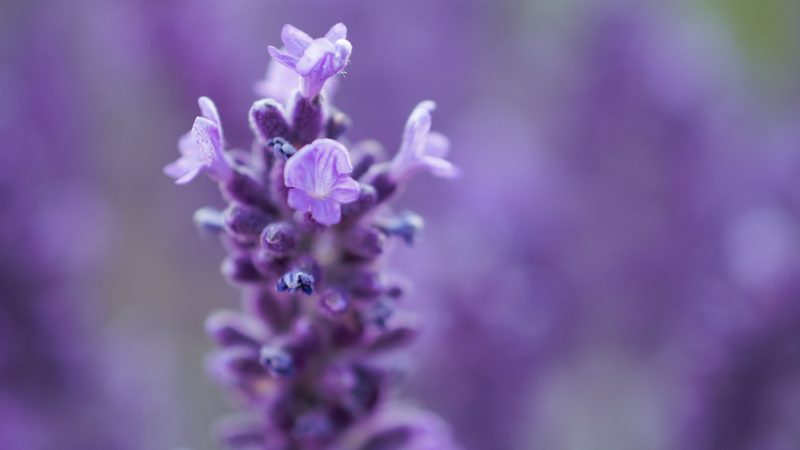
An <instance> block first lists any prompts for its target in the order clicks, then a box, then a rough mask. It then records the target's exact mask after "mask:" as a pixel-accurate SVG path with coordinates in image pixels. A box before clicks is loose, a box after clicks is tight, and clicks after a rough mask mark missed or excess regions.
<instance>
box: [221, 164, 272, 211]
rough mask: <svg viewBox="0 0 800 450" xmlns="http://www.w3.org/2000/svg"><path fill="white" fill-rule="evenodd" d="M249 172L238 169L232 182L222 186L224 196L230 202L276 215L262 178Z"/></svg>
mask: <svg viewBox="0 0 800 450" xmlns="http://www.w3.org/2000/svg"><path fill="white" fill-rule="evenodd" d="M248 172H249V171H247V170H245V169H243V168H241V167H237V168H236V170H234V172H233V177H232V178H231V180H230V181H229V182H227V183H224V184H221V185H220V186H221V189H222V193H223V195H224V196H225V197H226V198H227V199H229V200H232V201H237V202H240V203H244V204H245V205H248V206H252V207H255V208H259V209H261V210H263V211H265V212H268V213H270V214H275V213H276V212H277V209H276V208H275V205H273V204H272V201H271V200H270V195H269V189H268V188H267V186H266V185H265V184H264V183H263V182H261V181H259V178H261V176H260V175H258V174H255V173H248Z"/></svg>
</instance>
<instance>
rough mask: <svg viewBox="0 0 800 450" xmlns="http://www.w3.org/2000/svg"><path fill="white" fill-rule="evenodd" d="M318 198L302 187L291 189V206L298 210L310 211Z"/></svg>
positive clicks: (289, 199) (289, 201)
mask: <svg viewBox="0 0 800 450" xmlns="http://www.w3.org/2000/svg"><path fill="white" fill-rule="evenodd" d="M314 201H316V199H315V198H314V197H312V196H310V195H308V193H307V192H306V191H304V190H302V189H289V198H288V203H289V206H291V207H292V208H294V209H296V210H298V211H309V210H310V209H311V204H312V203H314Z"/></svg>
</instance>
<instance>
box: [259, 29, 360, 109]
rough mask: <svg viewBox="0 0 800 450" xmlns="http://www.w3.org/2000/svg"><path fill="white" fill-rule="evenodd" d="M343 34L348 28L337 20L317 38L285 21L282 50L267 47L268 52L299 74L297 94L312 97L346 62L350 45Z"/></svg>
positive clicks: (351, 47)
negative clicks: (298, 92)
mask: <svg viewBox="0 0 800 450" xmlns="http://www.w3.org/2000/svg"><path fill="white" fill-rule="evenodd" d="M346 37H347V27H345V26H344V24H343V23H337V24H336V25H334V26H333V27H331V29H330V30H329V31H328V33H327V34H326V35H325V37H322V38H318V39H311V36H309V35H307V34H305V33H303V32H302V31H300V30H298V29H297V28H295V27H293V26H291V25H289V24H286V25H284V26H283V30H282V31H281V40H282V41H283V44H284V45H285V46H286V49H285V51H281V50H278V49H277V48H275V47H273V46H269V54H270V55H272V57H273V58H275V60H276V61H278V62H279V63H281V64H283V65H284V66H286V67H288V68H290V69H292V70H294V71H295V72H296V73H297V74H298V75H300V77H301V80H300V93H301V94H302V95H303V96H304V97H306V98H311V97H314V96H315V95H317V94H319V93H320V91H321V90H322V86H323V85H324V84H325V81H326V80H327V79H328V78H330V77H332V76H334V75H336V74H337V73H339V72H340V71H341V70H342V69H344V66H346V65H347V60H348V58H350V52H352V50H353V46H352V45H350V42H348V41H347V39H346Z"/></svg>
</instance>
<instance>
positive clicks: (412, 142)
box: [365, 100, 461, 200]
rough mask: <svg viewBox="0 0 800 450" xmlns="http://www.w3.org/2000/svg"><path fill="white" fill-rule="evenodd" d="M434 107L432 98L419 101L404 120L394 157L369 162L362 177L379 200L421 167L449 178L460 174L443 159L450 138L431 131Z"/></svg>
mask: <svg viewBox="0 0 800 450" xmlns="http://www.w3.org/2000/svg"><path fill="white" fill-rule="evenodd" d="M434 109H436V103H435V102H433V101H431V100H425V101H423V102H420V103H419V104H418V105H417V106H416V107H415V108H414V111H412V112H411V115H410V116H409V117H408V121H406V128H405V131H404V132H403V140H402V141H401V143H400V149H399V150H398V151H397V154H395V156H394V158H392V160H391V161H389V162H386V163H383V164H376V165H374V166H372V167H371V168H370V169H369V172H368V173H367V174H366V175H365V179H367V180H369V181H370V183H371V184H373V185H374V186H375V188H376V189H377V191H378V199H379V200H384V199H386V198H388V197H389V196H390V195H391V194H393V193H394V192H395V191H396V189H397V185H398V184H399V183H402V182H405V181H407V180H408V179H409V178H411V176H412V175H414V174H415V173H416V172H417V171H419V170H420V169H425V170H428V171H429V172H431V173H432V174H433V175H435V176H437V177H441V178H446V179H450V180H454V179H457V178H458V177H459V176H461V169H459V168H458V167H456V166H454V165H453V164H452V163H451V162H450V161H447V160H446V159H444V157H445V156H447V153H448V152H449V151H450V140H449V139H447V136H445V135H443V134H441V133H437V132H435V131H431V111H433V110H434Z"/></svg>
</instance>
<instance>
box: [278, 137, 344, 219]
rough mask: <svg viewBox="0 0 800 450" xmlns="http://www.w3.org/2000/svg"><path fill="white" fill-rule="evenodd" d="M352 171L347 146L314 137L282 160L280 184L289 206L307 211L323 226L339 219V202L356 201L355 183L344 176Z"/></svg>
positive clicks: (340, 216) (340, 215)
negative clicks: (286, 159) (282, 178)
mask: <svg viewBox="0 0 800 450" xmlns="http://www.w3.org/2000/svg"><path fill="white" fill-rule="evenodd" d="M352 171H353V164H352V163H350V154H349V153H347V149H346V148H345V147H344V146H343V145H342V144H340V143H338V142H336V141H334V140H333V139H317V140H316V141H314V142H312V143H310V144H308V145H306V146H305V147H303V148H301V149H300V150H299V151H298V152H297V153H296V154H295V155H294V156H292V157H291V158H289V160H288V161H287V162H286V168H285V169H284V172H283V177H284V183H285V184H286V187H288V188H292V189H290V190H289V206H291V207H292V208H294V209H296V210H299V211H310V212H311V215H312V217H314V220H316V221H317V222H319V223H321V224H323V225H334V224H337V223H339V222H340V221H341V220H342V207H341V205H340V203H350V202H354V201H356V200H358V195H359V186H358V182H356V180H354V179H352V178H350V176H349V175H348V174H349V173H350V172H352Z"/></svg>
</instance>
